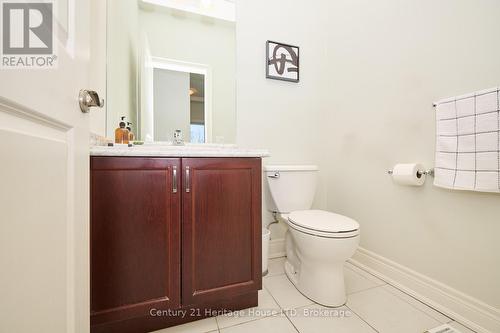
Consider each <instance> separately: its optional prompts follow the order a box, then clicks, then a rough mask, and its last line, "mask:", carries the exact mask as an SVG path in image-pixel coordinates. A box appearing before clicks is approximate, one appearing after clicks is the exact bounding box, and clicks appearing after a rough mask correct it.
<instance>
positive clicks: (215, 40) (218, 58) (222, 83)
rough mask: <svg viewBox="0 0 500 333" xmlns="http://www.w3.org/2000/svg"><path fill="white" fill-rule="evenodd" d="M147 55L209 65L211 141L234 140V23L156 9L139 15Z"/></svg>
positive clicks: (231, 141)
mask: <svg viewBox="0 0 500 333" xmlns="http://www.w3.org/2000/svg"><path fill="white" fill-rule="evenodd" d="M139 23H140V26H141V29H142V30H143V31H144V33H145V34H146V36H147V38H148V40H149V45H150V50H151V55H152V56H153V57H160V58H168V59H174V60H179V61H184V62H192V63H198V64H204V65H209V66H210V67H211V70H212V84H213V87H212V88H213V90H212V93H213V99H212V101H213V102H212V124H213V125H212V138H213V141H215V140H216V139H217V137H220V138H223V141H224V142H226V143H234V142H235V140H236V126H235V123H236V110H235V106H236V105H235V104H236V102H235V99H236V97H235V96H236V87H235V71H236V65H235V57H236V55H235V39H236V37H235V33H236V32H235V28H234V22H227V21H222V20H218V19H213V18H208V17H203V16H199V15H196V14H190V13H186V12H180V11H176V10H169V9H162V8H160V7H158V6H153V7H145V8H144V9H141V10H140V11H139Z"/></svg>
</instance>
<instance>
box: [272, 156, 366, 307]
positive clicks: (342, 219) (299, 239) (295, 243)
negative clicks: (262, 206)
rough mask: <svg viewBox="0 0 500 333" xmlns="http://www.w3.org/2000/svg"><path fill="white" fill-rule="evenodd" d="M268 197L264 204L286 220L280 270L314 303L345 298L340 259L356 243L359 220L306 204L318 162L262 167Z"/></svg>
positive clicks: (350, 252)
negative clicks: (267, 185)
mask: <svg viewBox="0 0 500 333" xmlns="http://www.w3.org/2000/svg"><path fill="white" fill-rule="evenodd" d="M264 171H265V176H266V178H267V181H268V184H269V189H270V192H271V197H272V198H271V199H272V200H269V202H268V208H269V210H270V211H272V212H277V213H279V214H280V215H281V217H282V218H284V219H285V220H286V221H287V224H288V226H289V230H288V232H287V235H286V255H287V260H286V262H285V272H286V275H287V276H288V278H289V279H290V281H292V283H293V284H294V285H295V286H296V287H297V289H298V290H299V291H300V292H301V293H302V294H304V295H305V296H306V297H308V298H310V299H311V300H313V301H314V302H316V303H319V304H321V305H325V306H329V307H337V306H342V305H344V304H345V302H346V300H347V296H346V291H345V284H344V269H343V267H344V263H345V262H346V260H347V259H349V258H350V257H351V256H352V255H353V254H354V252H355V251H356V249H357V247H358V244H359V224H358V223H357V222H356V221H354V220H353V219H350V218H348V217H346V216H342V215H339V214H334V213H331V212H326V211H322V210H311V205H312V202H313V199H314V195H315V192H316V182H317V171H318V168H317V166H314V165H268V166H265V167H264Z"/></svg>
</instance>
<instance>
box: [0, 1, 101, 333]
mask: <svg viewBox="0 0 500 333" xmlns="http://www.w3.org/2000/svg"><path fill="white" fill-rule="evenodd" d="M2 1H5V0H2ZM28 2H30V1H28ZM33 2H35V1H33ZM53 7H54V10H58V11H59V12H57V13H56V15H54V19H55V20H56V22H55V25H56V26H57V27H58V31H57V35H56V36H55V37H54V39H53V45H54V46H56V47H57V59H56V60H57V68H52V69H15V68H13V69H3V68H0V332H11V333H24V332H37V333H45V332H46V333H59V332H60V333H70V332H85V333H87V332H89V303H90V301H89V155H88V146H89V115H88V114H84V113H82V112H81V111H80V108H79V106H78V92H79V90H80V89H82V88H86V89H92V87H89V82H90V81H89V80H90V78H89V75H88V73H89V56H90V43H89V37H90V31H89V29H90V24H89V22H90V17H91V13H90V1H89V0H55V2H54V3H53ZM3 8H4V7H3ZM19 13H21V12H18V14H19ZM16 15H17V14H16ZM29 15H30V16H24V18H25V19H26V18H27V17H29V19H28V20H31V19H32V17H31V15H32V13H30V14H29ZM18 17H19V16H18ZM21 17H22V16H21ZM39 17H40V15H38V20H39ZM11 19H12V17H11ZM14 19H15V18H14ZM33 19H34V21H33V22H32V21H30V24H31V25H33V26H36V24H37V13H36V11H35V12H34V13H33ZM11 23H12V22H11ZM17 23H19V22H17ZM24 23H25V22H24ZM14 26H16V23H15V22H14ZM21 26H22V25H21ZM3 28H4V29H5V25H4V26H3ZM12 29H15V27H14V28H12ZM30 33H31V31H30ZM102 33H105V31H103V32H102ZM4 36H5V34H4ZM0 38H1V37H0ZM29 38H30V42H31V38H34V37H33V36H32V35H30V37H29ZM21 41H22V39H21ZM34 41H35V42H34V43H35V44H36V43H39V41H38V40H37V39H36V38H34ZM17 42H18V43H22V42H19V41H17ZM24 42H25V43H26V39H25V40H24ZM42 42H43V41H42ZM21 45H24V47H25V46H26V44H21ZM30 45H31V44H30ZM96 111H97V112H98V111H99V110H96V109H93V110H92V111H91V112H96Z"/></svg>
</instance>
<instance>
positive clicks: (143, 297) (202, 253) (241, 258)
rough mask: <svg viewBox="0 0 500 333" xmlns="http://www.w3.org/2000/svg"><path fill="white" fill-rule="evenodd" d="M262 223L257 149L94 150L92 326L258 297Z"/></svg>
mask: <svg viewBox="0 0 500 333" xmlns="http://www.w3.org/2000/svg"><path fill="white" fill-rule="evenodd" d="M261 228H262V225H261V159H260V158H163V157H161V158H152V157H101V156H94V157H92V158H91V230H90V232H91V300H90V301H91V302H90V303H91V319H90V320H91V331H92V332H93V333H98V332H107V333H110V332H121V333H127V332H130V333H139V332H149V331H153V330H156V329H160V328H163V327H168V326H172V325H176V324H180V323H183V322H187V321H192V320H197V319H202V318H203V317H206V316H210V315H211V314H212V313H216V312H214V311H221V310H239V309H243V308H247V307H251V306H255V305H257V291H258V290H259V289H261ZM153 310H154V311H155V312H154V313H158V311H162V310H164V312H163V313H169V312H167V310H186V311H187V312H186V313H187V315H184V316H183V315H182V312H177V315H176V313H175V312H171V313H170V314H169V315H167V316H165V315H162V316H158V315H155V314H152V311H153ZM192 310H196V311H192ZM192 313H194V314H196V316H194V317H193V316H190V314H192Z"/></svg>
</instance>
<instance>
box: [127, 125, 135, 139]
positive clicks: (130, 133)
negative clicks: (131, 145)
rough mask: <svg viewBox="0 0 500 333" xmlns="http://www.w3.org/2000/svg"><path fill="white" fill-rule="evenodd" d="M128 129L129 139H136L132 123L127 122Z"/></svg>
mask: <svg viewBox="0 0 500 333" xmlns="http://www.w3.org/2000/svg"><path fill="white" fill-rule="evenodd" d="M127 130H128V141H129V142H133V141H134V133H133V132H132V123H131V122H129V121H128V122H127Z"/></svg>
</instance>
